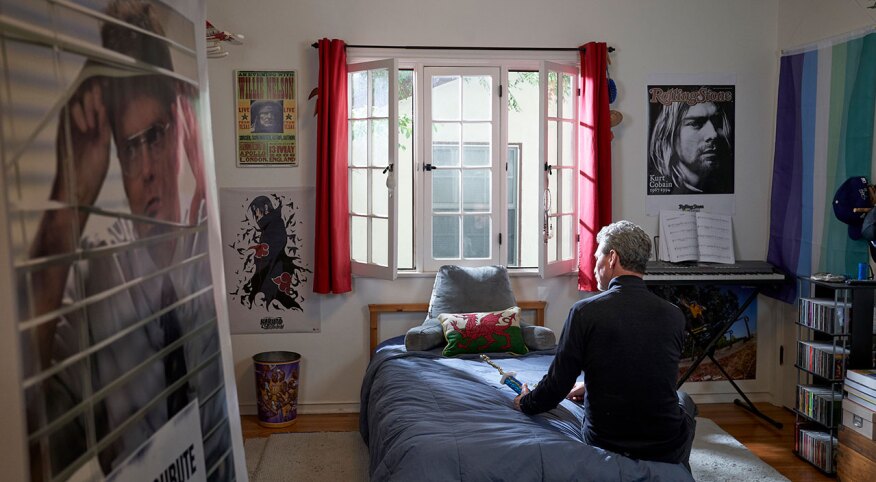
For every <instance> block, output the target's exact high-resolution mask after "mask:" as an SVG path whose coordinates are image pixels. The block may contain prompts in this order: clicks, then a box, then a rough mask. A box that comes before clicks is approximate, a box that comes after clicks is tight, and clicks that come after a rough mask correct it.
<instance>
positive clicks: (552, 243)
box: [547, 217, 557, 263]
mask: <svg viewBox="0 0 876 482" xmlns="http://www.w3.org/2000/svg"><path fill="white" fill-rule="evenodd" d="M548 234H549V237H548V242H547V260H548V263H553V262H554V261H556V260H557V218H554V217H550V218H548Z"/></svg>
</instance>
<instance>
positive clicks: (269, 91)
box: [235, 70, 298, 167]
mask: <svg viewBox="0 0 876 482" xmlns="http://www.w3.org/2000/svg"><path fill="white" fill-rule="evenodd" d="M296 83H297V77H296V75H295V71H294V70H285V71H270V72H262V71H248V70H239V71H236V72H235V85H236V88H235V91H236V93H237V99H236V102H237V122H236V126H235V132H236V135H237V165H238V166H274V167H276V166H293V167H295V166H298V157H297V155H296V150H297V138H296V135H297V133H298V106H297V96H296V88H297V86H296Z"/></svg>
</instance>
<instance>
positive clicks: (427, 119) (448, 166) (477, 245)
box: [421, 67, 507, 271]
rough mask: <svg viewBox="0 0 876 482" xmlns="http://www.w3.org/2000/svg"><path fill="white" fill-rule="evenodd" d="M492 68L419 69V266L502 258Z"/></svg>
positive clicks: (485, 262) (478, 262)
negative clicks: (421, 156)
mask: <svg viewBox="0 0 876 482" xmlns="http://www.w3.org/2000/svg"><path fill="white" fill-rule="evenodd" d="M499 78H500V69H499V68H498V67H425V68H424V71H423V83H422V84H421V85H422V86H423V91H424V95H423V97H424V102H423V106H424V108H423V111H424V112H423V117H422V118H423V119H424V120H423V145H424V146H425V147H426V148H425V149H424V153H423V154H424V160H423V171H422V172H423V176H424V177H423V190H424V202H423V211H424V216H423V219H424V226H423V243H422V246H423V249H424V250H425V256H423V258H424V262H423V268H424V269H425V270H426V271H437V270H438V268H439V267H440V266H441V265H444V264H455V265H460V266H483V265H488V264H497V263H499V262H500V261H499V260H500V259H501V253H500V247H501V233H502V229H503V228H502V227H503V225H504V224H503V216H506V215H507V214H506V213H505V210H504V209H503V208H502V206H503V204H502V200H501V193H502V185H501V183H502V182H504V179H502V178H501V176H499V175H498V174H497V173H500V172H504V170H501V169H500V166H502V164H501V163H502V159H503V153H502V151H503V148H502V146H501V143H500V134H501V126H502V123H501V120H502V119H501V114H500V112H501V111H500V102H499Z"/></svg>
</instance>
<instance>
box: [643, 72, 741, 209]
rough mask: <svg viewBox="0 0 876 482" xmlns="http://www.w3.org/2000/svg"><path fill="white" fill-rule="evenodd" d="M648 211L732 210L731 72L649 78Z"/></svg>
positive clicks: (733, 101)
mask: <svg viewBox="0 0 876 482" xmlns="http://www.w3.org/2000/svg"><path fill="white" fill-rule="evenodd" d="M648 80H649V81H648V85H647V92H646V94H647V105H648V141H647V146H646V153H647V156H646V158H647V176H646V185H645V194H646V204H647V212H648V214H650V215H656V214H657V213H658V212H659V211H660V210H661V209H668V210H679V209H683V208H685V207H687V208H692V209H698V210H703V211H706V212H712V213H722V214H733V210H734V203H733V194H734V192H735V177H734V174H735V124H736V108H735V106H736V86H735V76H732V75H725V76H715V75H702V76H678V75H676V76H670V75H652V76H651V77H649V79H648Z"/></svg>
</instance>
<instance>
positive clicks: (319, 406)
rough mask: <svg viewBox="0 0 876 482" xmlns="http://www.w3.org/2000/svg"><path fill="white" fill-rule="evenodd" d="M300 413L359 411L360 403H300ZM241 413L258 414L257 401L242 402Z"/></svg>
mask: <svg viewBox="0 0 876 482" xmlns="http://www.w3.org/2000/svg"><path fill="white" fill-rule="evenodd" d="M298 413H300V414H302V415H308V414H314V413H320V414H323V413H359V404H358V403H334V402H329V403H299V404H298ZM240 414H241V415H258V410H257V409H256V404H255V403H241V404H240Z"/></svg>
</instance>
